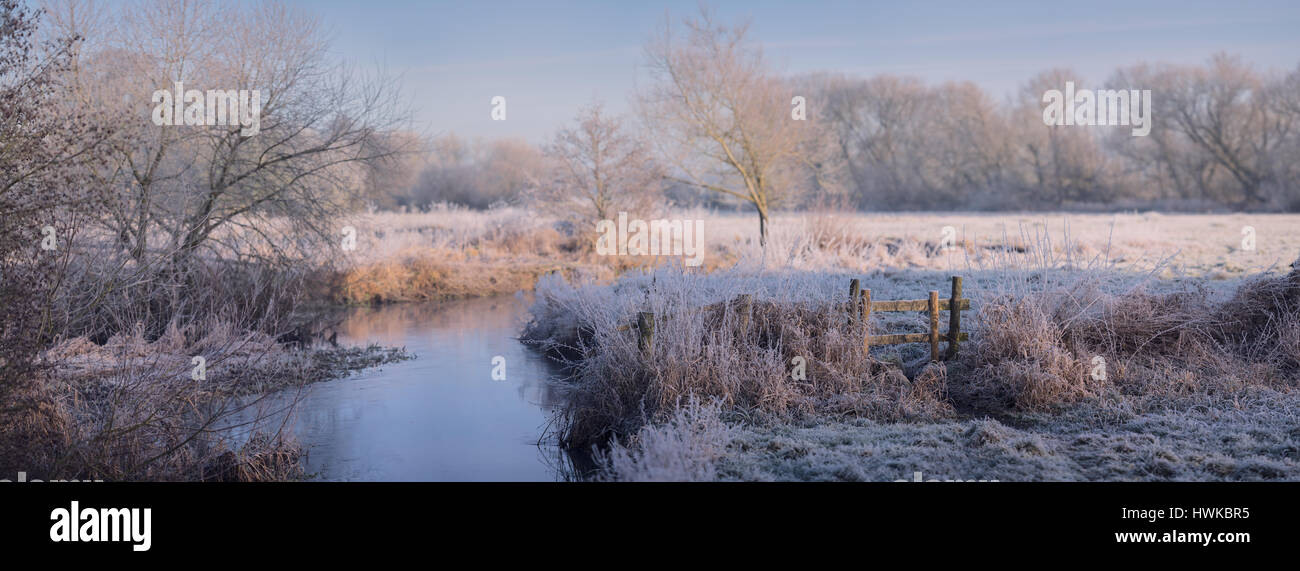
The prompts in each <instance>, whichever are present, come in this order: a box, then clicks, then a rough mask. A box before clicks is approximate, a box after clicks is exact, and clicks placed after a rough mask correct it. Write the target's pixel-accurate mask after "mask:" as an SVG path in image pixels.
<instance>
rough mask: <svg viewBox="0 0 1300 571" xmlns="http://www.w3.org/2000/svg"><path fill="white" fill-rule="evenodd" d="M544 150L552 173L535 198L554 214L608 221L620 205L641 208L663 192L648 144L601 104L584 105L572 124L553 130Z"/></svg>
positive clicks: (628, 208) (630, 208) (644, 208)
mask: <svg viewBox="0 0 1300 571" xmlns="http://www.w3.org/2000/svg"><path fill="white" fill-rule="evenodd" d="M546 155H547V156H548V157H549V158H550V159H551V160H552V162H553V163H554V174H553V177H552V178H551V180H550V182H549V184H547V185H544V186H543V187H542V189H541V193H540V196H539V198H540V199H541V200H540V201H539V203H540V205H542V206H545V207H546V208H548V209H549V210H551V211H553V212H555V213H558V214H561V215H565V216H570V217H571V216H574V215H576V216H577V217H580V218H583V219H586V220H607V219H611V218H612V217H613V216H614V215H615V214H617V212H618V211H620V210H623V211H636V212H642V213H645V212H646V211H647V210H649V209H650V208H652V207H653V205H654V202H655V200H656V199H657V198H659V197H660V196H661V195H662V193H661V192H660V188H659V187H660V184H661V182H660V181H661V179H662V173H661V172H660V170H659V168H658V166H657V164H656V162H655V161H654V159H653V158H652V157H651V155H650V151H649V149H648V148H647V146H646V144H645V143H644V142H642V141H641V140H639V139H637V138H636V137H635V136H633V135H632V134H630V133H629V132H628V130H627V128H626V126H625V125H624V124H623V121H622V120H621V119H620V118H618V117H612V116H610V115H609V114H607V113H606V112H605V111H604V108H603V106H602V105H601V104H600V103H592V104H590V105H588V106H587V107H585V108H583V109H582V110H581V111H580V112H579V113H578V117H577V120H576V124H575V125H574V126H572V127H566V128H564V129H561V130H560V131H559V132H558V133H556V135H555V140H554V141H553V142H552V143H551V144H550V145H548V146H547V147H546Z"/></svg>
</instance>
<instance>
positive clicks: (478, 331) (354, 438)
mask: <svg viewBox="0 0 1300 571" xmlns="http://www.w3.org/2000/svg"><path fill="white" fill-rule="evenodd" d="M529 303H530V300H529V299H527V298H526V297H524V296H522V295H521V296H506V297H494V298H485V299H473V300H463V301H453V302H446V303H439V304H406V305H391V306H384V307H375V308H369V307H367V308H355V309H352V310H349V312H348V313H347V314H346V316H345V319H344V321H343V323H342V325H341V326H340V327H339V328H338V331H339V339H338V340H339V343H341V344H357V345H365V344H369V343H379V344H381V345H386V346H405V347H406V348H407V350H408V351H410V352H412V353H414V354H415V356H416V358H415V359H413V360H410V361H404V362H401V363H395V364H389V365H385V366H383V367H380V368H376V369H369V370H365V371H362V372H361V373H359V374H357V375H354V376H352V377H349V378H346V379H339V380H335V381H329V382H324V383H317V384H314V385H312V386H310V387H309V388H308V389H307V393H306V395H305V397H304V398H303V400H302V401H301V402H300V403H299V405H298V407H297V411H296V413H295V414H296V417H295V419H294V423H295V428H294V433H295V435H296V437H297V439H298V440H299V442H300V443H302V444H303V445H304V446H306V447H307V449H308V454H307V470H308V472H309V473H314V474H315V475H316V476H315V477H316V479H321V480H380V481H424V480H435V481H452V480H493V481H520V480H544V481H551V480H556V479H561V478H562V473H563V466H564V465H565V464H564V462H565V460H564V456H563V453H562V452H561V451H560V450H559V449H558V448H557V447H555V446H552V445H545V444H543V445H538V444H537V441H538V439H539V438H540V437H541V435H542V433H543V431H544V429H545V427H546V424H547V421H548V419H549V415H550V412H551V410H552V409H553V407H554V405H555V404H556V399H557V396H556V395H555V394H554V393H553V392H552V391H548V387H547V383H546V381H547V379H548V378H550V377H551V376H552V375H554V374H556V371H555V370H554V367H553V366H552V365H551V364H550V363H548V362H547V361H546V359H545V357H543V356H541V355H538V354H536V353H535V352H533V351H530V350H528V349H527V348H526V347H524V345H522V344H521V343H520V342H519V341H518V340H517V339H516V336H517V335H518V334H519V331H520V330H521V328H522V326H523V322H524V320H525V317H526V310H527V307H528V305H529ZM498 355H499V356H502V357H504V358H505V361H506V380H505V381H494V380H492V375H491V373H492V359H493V357H495V356H498Z"/></svg>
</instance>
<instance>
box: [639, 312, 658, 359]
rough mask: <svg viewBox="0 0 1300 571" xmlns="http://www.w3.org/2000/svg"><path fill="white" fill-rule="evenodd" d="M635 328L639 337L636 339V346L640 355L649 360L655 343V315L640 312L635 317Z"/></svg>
mask: <svg viewBox="0 0 1300 571" xmlns="http://www.w3.org/2000/svg"><path fill="white" fill-rule="evenodd" d="M636 328H637V331H638V332H639V333H640V335H639V336H638V337H637V341H636V346H637V348H638V349H640V350H641V355H642V356H644V357H646V358H649V357H650V354H651V353H652V352H653V351H654V342H655V314H653V313H651V312H649V311H642V312H640V313H638V314H637V316H636Z"/></svg>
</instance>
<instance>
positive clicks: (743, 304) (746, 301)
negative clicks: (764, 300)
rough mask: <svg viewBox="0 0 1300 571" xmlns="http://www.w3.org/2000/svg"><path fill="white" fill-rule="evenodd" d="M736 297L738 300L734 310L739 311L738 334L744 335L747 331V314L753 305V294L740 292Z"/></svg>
mask: <svg viewBox="0 0 1300 571" xmlns="http://www.w3.org/2000/svg"><path fill="white" fill-rule="evenodd" d="M736 299H737V300H738V301H739V303H737V304H736V306H737V307H736V311H738V312H740V334H741V335H745V334H746V333H748V332H749V314H750V311H751V310H752V309H753V307H754V294H751V293H744V294H740V295H739V296H737V297H736Z"/></svg>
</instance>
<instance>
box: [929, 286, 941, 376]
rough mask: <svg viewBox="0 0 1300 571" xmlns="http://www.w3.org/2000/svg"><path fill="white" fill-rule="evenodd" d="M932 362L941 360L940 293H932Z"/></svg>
mask: <svg viewBox="0 0 1300 571" xmlns="http://www.w3.org/2000/svg"><path fill="white" fill-rule="evenodd" d="M929 307H930V360H931V361H938V360H939V292H938V291H931V292H930V305H929Z"/></svg>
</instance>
